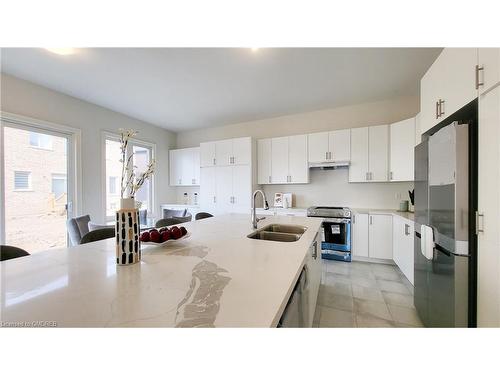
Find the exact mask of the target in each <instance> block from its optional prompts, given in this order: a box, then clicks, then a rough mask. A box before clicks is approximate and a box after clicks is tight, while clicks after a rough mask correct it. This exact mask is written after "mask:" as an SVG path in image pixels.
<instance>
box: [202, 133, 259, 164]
mask: <svg viewBox="0 0 500 375" xmlns="http://www.w3.org/2000/svg"><path fill="white" fill-rule="evenodd" d="M200 150H201V151H200V153H201V157H200V159H201V166H202V167H210V166H214V165H219V166H224V165H248V164H250V163H251V159H250V157H251V155H252V139H251V138H250V137H243V138H234V139H224V140H222V141H216V142H203V143H201V144H200Z"/></svg>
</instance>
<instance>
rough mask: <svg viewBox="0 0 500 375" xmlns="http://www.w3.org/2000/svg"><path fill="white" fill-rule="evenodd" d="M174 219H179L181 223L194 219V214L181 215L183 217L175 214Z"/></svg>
mask: <svg viewBox="0 0 500 375" xmlns="http://www.w3.org/2000/svg"><path fill="white" fill-rule="evenodd" d="M172 219H176V220H178V221H179V224H180V223H187V222H189V221H191V220H193V216H191V214H189V215H186V216H181V217H177V216H174V217H173V218H172Z"/></svg>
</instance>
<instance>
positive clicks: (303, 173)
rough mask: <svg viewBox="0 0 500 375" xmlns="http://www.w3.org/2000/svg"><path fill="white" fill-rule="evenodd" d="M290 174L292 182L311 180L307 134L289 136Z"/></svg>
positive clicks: (290, 181)
mask: <svg viewBox="0 0 500 375" xmlns="http://www.w3.org/2000/svg"><path fill="white" fill-rule="evenodd" d="M288 176H289V177H288V182H289V183H292V184H293V183H308V182H309V165H308V162H307V136H306V135H293V136H291V137H288Z"/></svg>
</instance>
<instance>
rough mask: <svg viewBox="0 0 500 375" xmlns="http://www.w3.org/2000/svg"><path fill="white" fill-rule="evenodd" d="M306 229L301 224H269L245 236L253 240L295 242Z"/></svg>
mask: <svg viewBox="0 0 500 375" xmlns="http://www.w3.org/2000/svg"><path fill="white" fill-rule="evenodd" d="M306 230H307V227H303V226H301V225H286V224H269V225H266V226H265V227H262V228H260V229H257V230H256V231H255V232H253V233H250V234H249V235H248V236H247V237H248V238H252V239H254V240H266V241H278V242H295V241H298V240H299V239H300V237H301V236H302V235H303V234H304V232H305V231H306Z"/></svg>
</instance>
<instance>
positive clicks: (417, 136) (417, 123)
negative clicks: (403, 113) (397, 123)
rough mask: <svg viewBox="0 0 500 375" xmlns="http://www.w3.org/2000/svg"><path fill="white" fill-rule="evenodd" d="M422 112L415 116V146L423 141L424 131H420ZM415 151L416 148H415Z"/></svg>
mask: <svg viewBox="0 0 500 375" xmlns="http://www.w3.org/2000/svg"><path fill="white" fill-rule="evenodd" d="M420 121H421V115H420V112H419V113H417V115H416V116H415V146H416V145H418V144H419V143H420V142H422V132H421V131H420ZM414 151H415V150H414Z"/></svg>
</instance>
